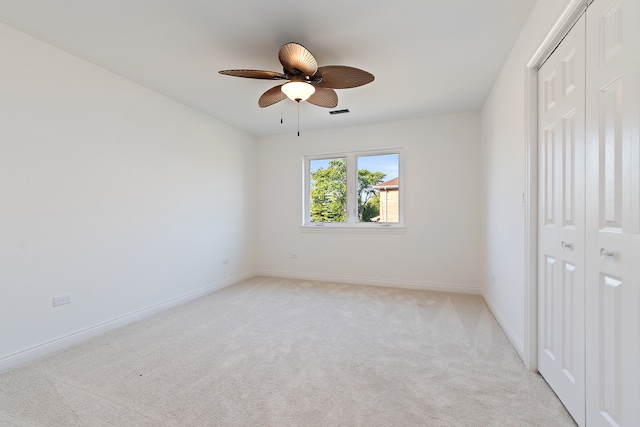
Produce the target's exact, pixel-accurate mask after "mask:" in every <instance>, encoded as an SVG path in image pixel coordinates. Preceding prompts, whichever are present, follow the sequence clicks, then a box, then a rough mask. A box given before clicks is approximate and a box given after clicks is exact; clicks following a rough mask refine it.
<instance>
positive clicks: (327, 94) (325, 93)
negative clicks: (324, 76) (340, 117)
mask: <svg viewBox="0 0 640 427" xmlns="http://www.w3.org/2000/svg"><path fill="white" fill-rule="evenodd" d="M307 102H309V103H311V104H313V105H317V106H318V107H325V108H333V107H336V106H337V105H338V94H337V93H336V91H335V90H333V89H325V88H321V87H317V88H316V91H315V92H314V93H313V95H311V96H310V97H309V99H307Z"/></svg>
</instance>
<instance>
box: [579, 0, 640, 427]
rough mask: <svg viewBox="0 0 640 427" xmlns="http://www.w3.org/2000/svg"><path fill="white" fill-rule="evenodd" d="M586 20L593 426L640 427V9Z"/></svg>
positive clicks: (607, 11) (610, 7) (610, 6)
mask: <svg viewBox="0 0 640 427" xmlns="http://www.w3.org/2000/svg"><path fill="white" fill-rule="evenodd" d="M587 17H588V20H587V28H588V31H587V48H588V50H587V70H588V72H589V76H588V80H587V97H586V102H587V184H586V189H587V195H586V203H587V205H586V206H587V219H586V221H587V234H586V239H587V252H586V266H587V275H586V277H587V292H586V310H587V314H588V315H587V317H586V323H587V331H588V332H587V335H586V355H587V358H586V367H587V370H586V372H587V421H588V423H589V426H617V427H625V426H639V425H640V172H639V171H640V136H639V135H640V130H639V129H640V2H639V1H637V0H596V1H594V2H593V4H592V5H591V6H590V7H589V10H588V12H587Z"/></svg>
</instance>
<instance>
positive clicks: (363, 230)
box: [300, 223, 406, 234]
mask: <svg viewBox="0 0 640 427" xmlns="http://www.w3.org/2000/svg"><path fill="white" fill-rule="evenodd" d="M405 230H406V229H405V226H404V225H402V224H393V225H391V224H390V225H380V224H376V225H372V224H361V225H352V224H336V223H324V224H323V225H317V224H310V225H303V226H302V227H300V231H302V232H303V233H338V234H404V233H405Z"/></svg>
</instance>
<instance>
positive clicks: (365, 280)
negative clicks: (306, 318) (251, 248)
mask: <svg viewBox="0 0 640 427" xmlns="http://www.w3.org/2000/svg"><path fill="white" fill-rule="evenodd" d="M256 275H259V276H266V277H281V278H283V279H297V280H313V281H318V282H335V283H347V284H351V285H368V286H379V287H386V288H400V289H417V290H425V291H438V292H455V293H461V294H472V295H481V292H482V289H481V288H480V287H479V286H478V287H475V286H468V285H453V284H443V283H425V282H414V281H407V280H390V279H376V278H369V277H349V276H333V275H326V274H307V273H298V272H288V271H275V270H258V271H256Z"/></svg>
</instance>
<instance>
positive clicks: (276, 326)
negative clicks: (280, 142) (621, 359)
mask: <svg viewBox="0 0 640 427" xmlns="http://www.w3.org/2000/svg"><path fill="white" fill-rule="evenodd" d="M0 425H2V426H65V427H70V426H518V427H520V426H545V427H549V426H573V425H574V423H573V421H572V419H571V418H570V416H569V415H568V414H567V412H566V411H565V409H564V407H563V406H562V404H561V403H560V402H559V401H558V399H557V397H556V396H555V395H554V394H553V392H552V391H551V390H550V389H549V387H548V386H547V384H546V383H545V382H544V380H543V379H542V378H541V377H540V376H538V375H537V374H535V373H532V372H529V371H528V370H526V369H525V368H524V366H523V365H522V363H521V361H520V359H519V358H518V356H517V355H516V353H515V352H514V350H513V348H512V347H511V346H510V345H509V343H508V341H507V339H506V337H505V336H504V334H503V333H502V331H501V330H500V328H499V326H498V325H497V323H496V321H495V319H494V318H493V317H492V315H491V313H490V312H489V310H488V309H487V307H486V306H485V304H484V303H483V301H482V299H481V298H480V297H478V296H470V295H461V294H447V293H438V292H426V291H411V290H401V289H390V288H376V287H366V286H353V285H344V284H335V283H320V282H304V281H294V280H281V279H274V278H255V279H251V280H248V281H246V282H243V283H241V284H238V285H234V286H231V287H229V288H226V289H223V290H220V291H218V292H215V293H213V294H210V295H208V296H206V297H203V298H201V299H198V300H196V301H192V302H190V303H188V304H185V305H183V306H180V307H178V308H175V309H172V310H169V311H165V312H163V313H160V314H158V315H155V316H153V317H150V318H148V319H145V320H143V321H140V322H138V323H135V324H132V325H129V326H127V327H124V328H122V329H119V330H117V331H114V332H111V333H108V334H105V335H103V336H101V337H98V338H96V339H93V340H91V341H89V342H86V343H84V344H81V345H78V346H76V347H73V348H71V349H68V350H65V351H63V352H60V353H57V354H55V355H53V356H50V357H48V358H46V359H42V360H39V361H36V362H34V363H31V364H29V365H27V366H24V367H21V368H18V369H15V370H13V371H9V372H5V373H4V374H1V375H0Z"/></svg>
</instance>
